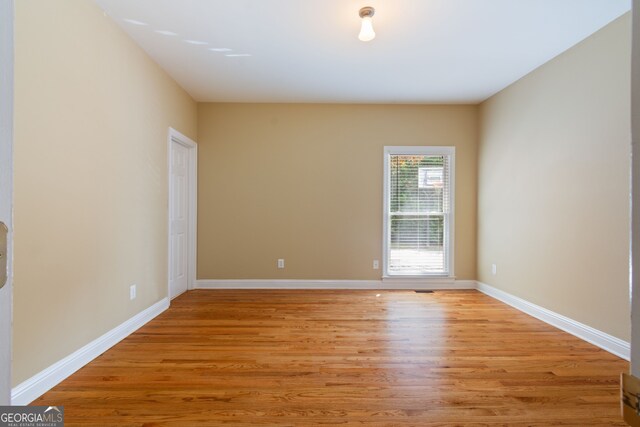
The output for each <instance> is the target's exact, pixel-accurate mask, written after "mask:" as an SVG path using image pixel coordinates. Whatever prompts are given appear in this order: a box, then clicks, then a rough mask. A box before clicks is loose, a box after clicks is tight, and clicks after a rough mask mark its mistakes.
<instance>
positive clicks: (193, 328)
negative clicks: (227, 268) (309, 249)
mask: <svg viewBox="0 0 640 427" xmlns="http://www.w3.org/2000/svg"><path fill="white" fill-rule="evenodd" d="M378 295H379V296H378ZM627 370H628V363H627V362H625V361H624V360H621V359H619V358H617V357H615V356H613V355H611V354H609V353H607V352H605V351H603V350H600V349H598V348H597V347H595V346H593V345H591V344H589V343H586V342H585V341H582V340H579V339H577V338H575V337H573V336H571V335H569V334H566V333H564V332H561V331H559V330H557V329H555V328H553V327H551V326H549V325H547V324H545V323H543V322H541V321H539V320H537V319H534V318H532V317H529V316H527V315H525V314H523V313H520V312H519V311H517V310H515V309H513V308H511V307H509V306H506V305H504V304H502V303H500V302H498V301H496V300H494V299H492V298H489V297H487V296H486V295H483V294H481V293H478V292H476V291H437V292H434V293H428V294H427V293H425V294H420V293H414V292H409V291H363V290H358V291H342V290H340V291H333V290H332V291H328V290H305V291H291V290H287V291H278V290H260V291H254V290H251V291H248V290H220V291H212V290H198V291H190V292H188V293H186V294H184V295H182V296H180V297H178V298H176V299H175V300H174V301H172V304H171V308H170V309H169V310H167V311H166V312H164V313H163V314H161V315H160V316H158V317H157V318H156V319H154V320H152V321H151V322H149V323H148V324H147V325H145V326H144V327H142V328H140V329H139V330H138V331H137V332H135V333H134V334H132V335H131V336H129V337H128V338H126V339H125V340H123V341H122V342H121V343H119V344H117V345H116V346H114V347H113V348H112V349H110V350H109V351H107V352H105V353H104V354H102V355H101V356H99V357H98V358H96V359H95V360H94V361H92V362H91V363H90V364H88V365H87V366H85V367H84V368H82V369H80V370H79V371H78V372H77V373H75V374H74V375H72V376H71V377H69V378H68V379H67V380H65V381H63V382H62V383H61V384H59V385H58V386H56V387H55V388H53V389H52V390H51V391H49V392H48V393H46V394H45V395H44V396H42V397H41V398H39V399H38V400H36V401H35V402H33V404H34V405H60V406H64V407H65V418H66V420H65V421H66V425H68V426H73V425H85V426H89V425H92V426H110V425H118V426H161V425H166V426H190V425H200V426H202V425H211V426H214V425H233V426H245V425H246V426H249V425H252V426H254V425H258V426H260V425H262V426H314V425H376V426H387V425H388V426H394V425H403V426H455V425H460V426H481V425H508V426H548V425H563V426H605V425H606V426H608V425H624V424H623V423H622V421H621V419H620V416H619V397H618V396H619V391H618V377H619V374H620V372H623V371H627Z"/></svg>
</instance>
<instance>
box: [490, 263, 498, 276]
mask: <svg viewBox="0 0 640 427" xmlns="http://www.w3.org/2000/svg"><path fill="white" fill-rule="evenodd" d="M496 273H498V266H496V265H495V264H491V274H493V275H494V276H495V275H496Z"/></svg>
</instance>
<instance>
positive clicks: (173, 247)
mask: <svg viewBox="0 0 640 427" xmlns="http://www.w3.org/2000/svg"><path fill="white" fill-rule="evenodd" d="M197 159H198V146H197V144H196V143H195V142H194V141H192V140H191V139H189V138H187V137H186V136H184V135H182V134H181V133H180V132H178V131H176V130H175V129H173V128H170V129H169V298H170V299H173V298H175V297H177V296H178V295H180V294H182V293H184V292H186V291H187V290H189V289H192V288H193V284H194V281H195V278H196V218H197V216H196V208H197V205H196V203H197V202H196V194H197V191H196V188H197Z"/></svg>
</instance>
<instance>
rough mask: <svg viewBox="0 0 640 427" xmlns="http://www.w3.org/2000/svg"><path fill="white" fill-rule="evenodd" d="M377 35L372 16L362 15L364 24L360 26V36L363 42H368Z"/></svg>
mask: <svg viewBox="0 0 640 427" xmlns="http://www.w3.org/2000/svg"><path fill="white" fill-rule="evenodd" d="M375 37H376V32H375V31H373V20H372V19H371V17H370V16H363V17H362V26H361V27H360V34H358V38H359V39H360V40H361V41H363V42H368V41H371V40H373V39H374V38H375Z"/></svg>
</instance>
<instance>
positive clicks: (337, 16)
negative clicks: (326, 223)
mask: <svg viewBox="0 0 640 427" xmlns="http://www.w3.org/2000/svg"><path fill="white" fill-rule="evenodd" d="M96 1H97V3H98V4H99V5H100V6H101V7H102V8H103V9H104V10H105V11H106V12H107V13H108V14H109V15H110V16H111V17H112V18H113V19H114V20H115V21H116V22H117V23H118V24H119V25H120V26H121V27H122V28H123V29H124V30H125V31H126V32H127V33H128V34H129V35H130V36H131V37H132V38H133V39H134V40H135V41H136V42H137V43H138V44H139V45H140V46H142V48H143V49H144V50H145V51H146V52H147V53H148V54H149V55H151V57H152V58H153V59H154V60H155V61H156V62H158V64H160V66H162V68H164V69H165V70H166V71H167V72H168V73H169V74H170V75H171V76H172V77H173V78H174V79H175V80H176V81H177V82H178V83H179V84H180V85H181V86H182V87H183V88H184V89H186V90H187V91H188V92H189V93H190V94H191V96H193V98H194V99H195V100H197V101H211V102H214V101H217V102H223V101H224V102H340V103H475V102H480V101H482V100H484V99H486V98H488V97H489V96H491V95H493V94H494V93H496V92H498V91H500V90H501V89H503V88H504V87H506V86H508V85H509V84H511V83H513V82H514V81H516V80H518V79H519V78H521V77H522V76H524V75H526V74H527V73H528V72H530V71H531V70H533V69H535V68H536V67H538V66H539V65H541V64H543V63H545V62H547V61H548V60H550V59H551V58H553V57H554V56H556V55H558V54H559V53H561V52H563V51H565V50H566V49H568V48H569V47H571V46H573V45H574V44H576V43H577V42H579V41H580V40H582V39H584V38H585V37H587V36H589V35H590V34H592V33H594V32H595V31H597V30H598V29H599V28H602V27H603V26H604V25H606V24H607V23H609V22H611V21H612V20H614V19H615V18H617V17H618V16H620V15H622V14H623V13H625V12H626V11H628V10H629V9H630V0H357V1H356V0H96ZM362 6H373V7H375V9H376V13H375V16H374V18H373V23H374V29H375V31H376V33H377V37H376V38H375V39H374V40H373V41H371V42H368V43H364V42H361V41H359V40H358V38H357V35H358V31H359V27H360V18H359V17H358V10H359V9H360V8H361V7H362ZM128 20H129V21H128ZM130 20H133V21H139V23H137V24H136V23H135V22H131V21H130ZM140 23H144V24H145V25H140ZM157 31H170V32H173V33H175V34H176V35H165V34H160V33H158V32H157ZM185 40H192V41H200V42H203V43H206V44H199V45H196V44H190V43H188V42H185ZM211 48H214V49H215V48H227V49H231V51H227V52H220V51H211V50H209V49H211ZM229 54H247V55H251V56H226V55H229Z"/></svg>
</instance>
